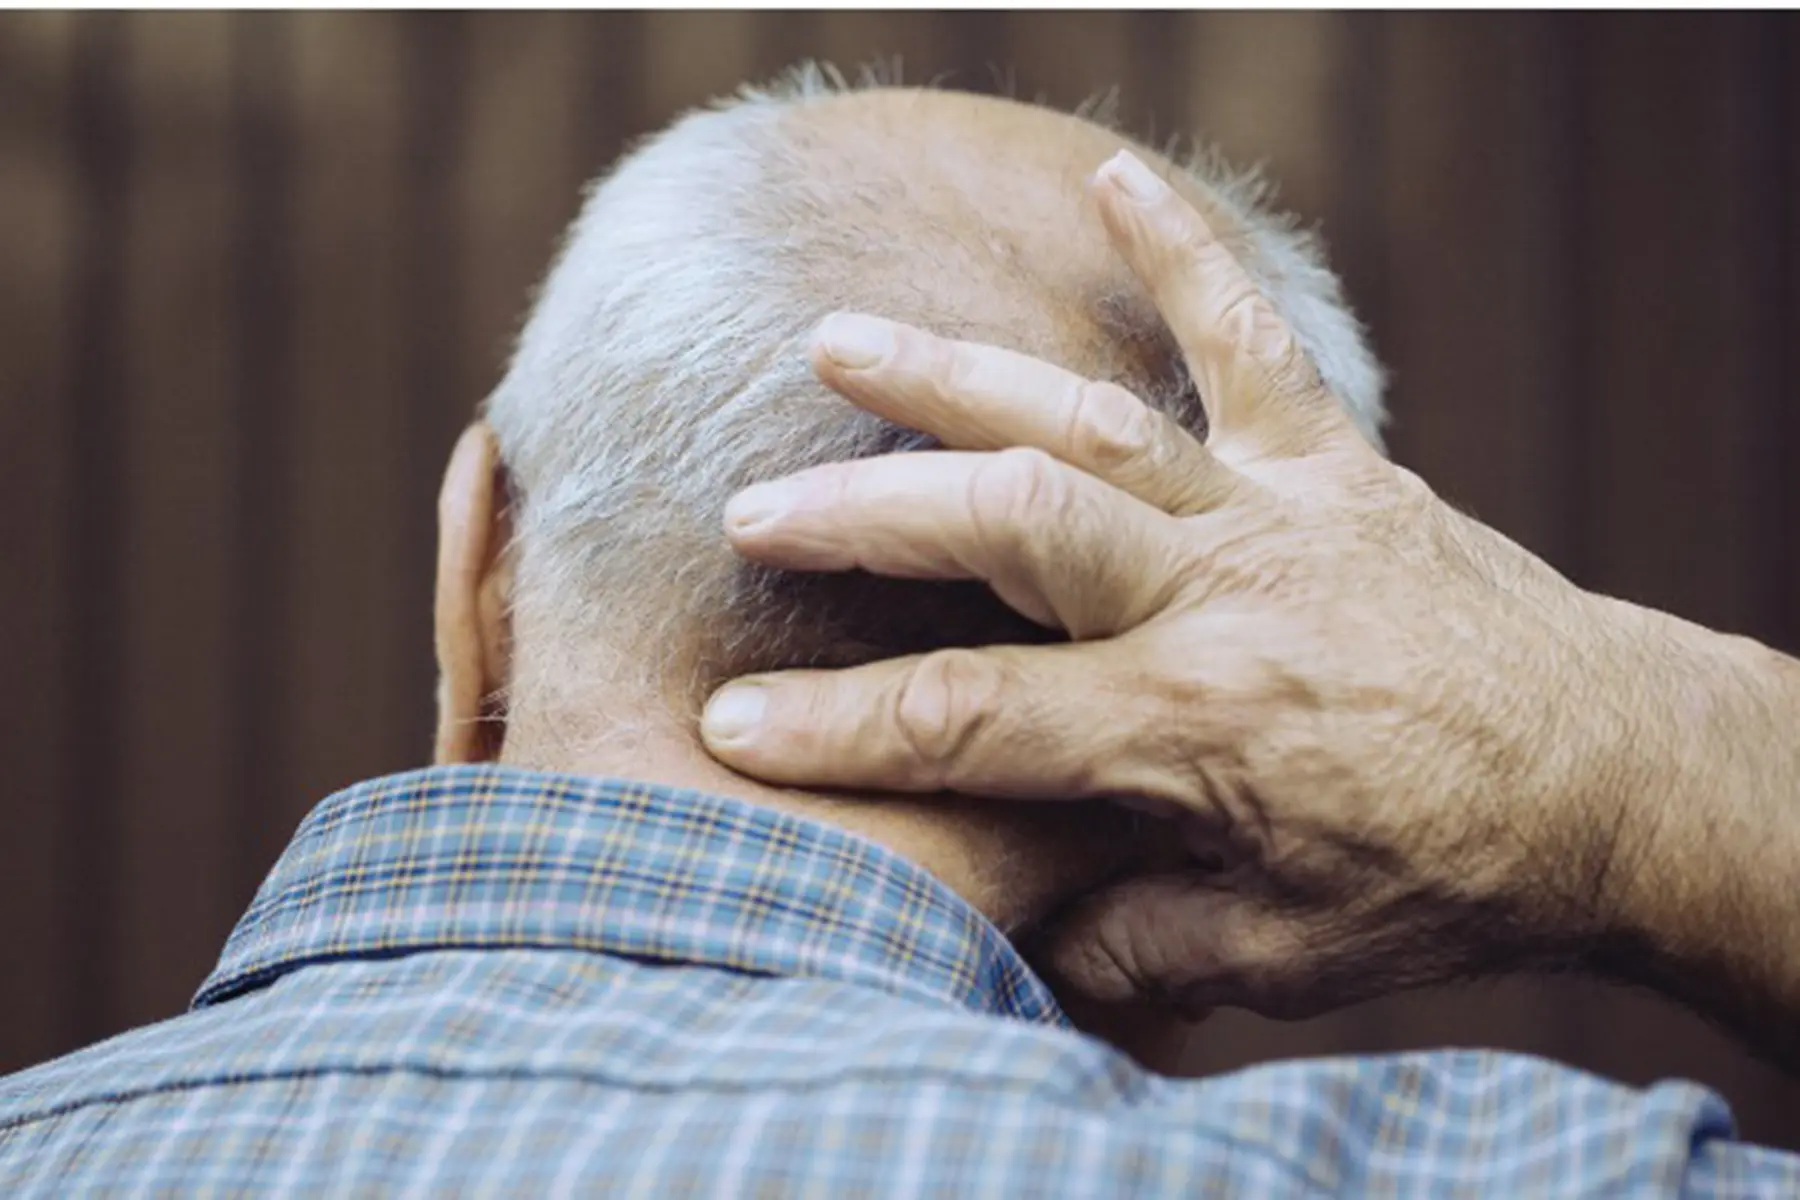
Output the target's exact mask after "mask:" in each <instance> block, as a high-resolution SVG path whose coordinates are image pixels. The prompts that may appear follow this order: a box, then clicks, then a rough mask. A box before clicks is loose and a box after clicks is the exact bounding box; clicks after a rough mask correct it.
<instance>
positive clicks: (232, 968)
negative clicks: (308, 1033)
mask: <svg viewBox="0 0 1800 1200" xmlns="http://www.w3.org/2000/svg"><path fill="white" fill-rule="evenodd" d="M527 947H529V948H539V949H560V950H579V951H587V952H591V953H599V954H615V955H622V956H626V957H630V958H634V959H647V960H656V961H666V962H682V963H696V964H706V965H712V966H718V967H725V968H729V969H731V970H736V971H744V972H750V973H755V974H764V975H790V976H816V977H821V978H829V979H838V980H843V981H846V982H852V983H859V984H866V985H872V986H875V987H879V988H883V989H886V990H888V991H892V992H899V993H910V994H913V995H917V996H922V997H928V998H932V999H937V1000H940V1001H942V1000H949V1001H952V1002H955V1003H958V1004H961V1005H964V1006H966V1007H969V1008H972V1009H976V1010H979V1011H982V1012H989V1013H996V1014H1001V1015H1005V1016H1011V1017H1017V1018H1021V1019H1024V1020H1030V1021H1038V1022H1044V1023H1058V1024H1060V1023H1064V1022H1065V1018H1064V1017H1063V1015H1062V1013H1061V1010H1060V1009H1059V1008H1058V1007H1057V1004H1056V1002H1055V1000H1054V999H1052V998H1051V996H1050V993H1049V991H1048V990H1047V989H1046V988H1045V987H1044V985H1043V983H1042V982H1041V981H1040V980H1039V979H1038V978H1037V977H1036V975H1034V974H1033V973H1032V971H1031V969H1030V968H1029V967H1027V966H1026V965H1025V962H1024V960H1023V959H1021V958H1020V957H1019V955H1018V953H1017V951H1015V950H1014V949H1013V947H1012V945H1011V944H1010V943H1009V942H1008V941H1007V940H1006V939H1005V937H1003V936H1002V935H1001V933H1000V932H999V930H997V929H996V928H994V926H993V925H992V924H990V923H989V922H988V921H987V920H986V919H985V918H983V917H982V916H981V914H980V913H978V912H976V911H975V910H974V909H973V908H971V907H970V906H969V905H968V904H967V903H966V902H965V901H963V900H962V898H961V897H959V896H957V895H956V894H955V893H954V892H952V891H951V890H950V889H949V888H947V887H946V886H945V885H944V884H942V883H941V882H939V881H938V880H937V879H935V878H934V877H933V876H931V875H930V874H928V873H926V872H925V871H924V870H922V869H921V868H919V867H916V866H914V865H913V864H911V863H909V862H907V861H906V860H904V859H902V858H900V857H899V856H897V855H894V854H892V853H890V852H889V851H887V850H884V849H883V848H881V847H880V846H877V845H875V844H874V843H873V842H869V841H865V840H864V839H862V838H858V837H854V836H852V835H850V834H848V833H844V832H842V831H840V830H837V829H834V828H832V827H831V826H828V825H823V824H820V823H818V822H814V821H808V820H805V819H802V818H799V817H794V816H789V815H787V814H785V813H779V812H775V811H773V810H770V809H764V808H760V807H757V806H756V805H752V804H748V803H745V802H743V801H740V800H734V799H731V798H729V797H723V796H713V795H707V794H703V793H700V792H692V791H685V790H682V789H678V788H668V787H661V786H657V785H652V784H643V783H630V782H624V781H619V780H606V779H590V778H584V777H580V776H573V775H553V774H546V773H542V772H536V771H526V770H522V769H519V768H515V767H502V766H494V765H484V766H474V767H471V766H456V767H434V768H430V769H427V770H421V771H411V772H407V773H405V774H401V775H392V776H388V777H386V778H383V779H375V780H371V781H369V782H366V783H361V784H357V785H356V786H355V787H352V788H349V789H347V790H345V791H342V792H339V793H337V794H336V795H334V796H332V797H330V798H329V799H327V800H325V801H324V802H323V803H322V804H320V805H319V806H318V807H317V808H315V809H314V810H313V811H312V813H311V814H310V815H309V816H308V817H307V818H306V820H305V821H303V822H302V823H301V825H300V829H299V831H298V832H297V833H296V834H295V835H294V840H293V841H292V842H291V843H290V844H289V845H288V848H287V850H286V851H285V852H284V853H283V854H282V856H281V859H280V861H278V862H277V863H276V864H275V868H274V870H272V871H271V872H270V873H269V877H268V879H267V880H265V881H264V883H263V885H262V888H261V890H259V891H258V893H257V895H256V899H255V900H254V901H253V902H252V903H251V905H250V910H249V911H248V912H247V913H245V915H244V917H243V919H242V920H241V921H239V922H238V925H237V928H236V929H235V930H233V931H232V934H231V938H230V940H229V941H228V942H227V943H226V945H225V951H224V954H223V955H222V956H221V958H220V960H219V964H218V966H217V967H216V968H215V969H214V970H213V973H212V975H211V976H209V977H208V978H207V980H206V982H205V984H203V985H202V986H201V989H200V992H199V994H198V995H197V996H196V997H195V1000H194V1004H195V1006H196V1007H199V1006H203V1005H208V1004H214V1003H217V1002H219V1001H221V1000H225V999H228V998H230V997H231V996H234V995H236V994H238V993H241V992H244V991H247V990H249V989H252V988H255V987H259V986H262V985H264V984H266V983H268V982H270V981H272V980H273V979H275V978H277V977H279V976H281V975H282V974H284V973H286V972H288V971H292V970H295V969H297V968H299V967H302V966H305V965H307V964H308V963H316V962H320V961H323V960H329V959H342V958H354V957H374V956H387V955H393V954H402V953H407V952H411V951H421V950H431V949H451V948H460V949H517V948H527Z"/></svg>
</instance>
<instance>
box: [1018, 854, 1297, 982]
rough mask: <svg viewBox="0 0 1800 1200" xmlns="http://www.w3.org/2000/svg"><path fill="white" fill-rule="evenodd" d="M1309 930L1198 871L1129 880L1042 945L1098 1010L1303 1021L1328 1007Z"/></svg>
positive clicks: (1058, 971) (1049, 967) (1050, 962)
mask: <svg viewBox="0 0 1800 1200" xmlns="http://www.w3.org/2000/svg"><path fill="white" fill-rule="evenodd" d="M1314 940H1315V938H1314V933H1313V930H1312V929H1311V928H1310V926H1309V925H1308V924H1307V923H1306V922H1304V921H1302V920H1299V919H1297V918H1296V917H1294V916H1291V915H1289V914H1287V913H1285V912H1282V911H1280V910H1277V909H1274V908H1272V907H1270V906H1269V905H1268V904H1267V903H1266V902H1264V901H1262V900H1261V899H1259V898H1258V897H1256V896H1254V895H1248V894H1244V893H1240V892H1236V891H1232V890H1229V889H1227V888H1224V887H1222V886H1219V885H1218V883H1217V882H1216V881H1214V880H1213V879H1211V878H1210V877H1209V876H1207V875H1205V874H1203V873H1200V872H1189V873H1184V874H1169V875H1161V876H1151V877H1144V878H1137V879H1133V880H1131V881H1129V882H1126V883H1123V884H1120V885H1117V886H1115V887H1113V888H1110V889H1108V890H1106V891H1104V892H1102V893H1100V894H1099V895H1096V896H1093V897H1090V898H1088V899H1087V900H1086V901H1085V902H1083V903H1082V904H1081V905H1080V906H1079V907H1077V908H1076V909H1075V910H1074V911H1073V912H1072V913H1070V914H1069V915H1068V916H1067V917H1066V918H1065V919H1064V920H1063V921H1062V922H1061V923H1060V924H1059V925H1058V926H1057V927H1056V928H1055V929H1054V930H1052V931H1049V932H1048V933H1047V934H1046V936H1045V939H1044V945H1043V946H1042V948H1041V950H1040V955H1041V958H1042V961H1043V964H1044V968H1045V970H1046V972H1047V973H1048V974H1049V975H1050V976H1051V977H1052V978H1054V979H1055V980H1056V981H1057V982H1058V983H1059V984H1062V985H1064V986H1067V987H1068V988H1070V989H1071V990H1073V991H1075V992H1077V993H1079V994H1081V995H1083V996H1085V997H1087V998H1089V999H1091V1000H1093V1001H1096V1002H1099V1003H1103V1004H1114V1003H1124V1002H1131V1001H1138V1000H1144V999H1149V1000H1155V1001H1160V1002H1162V1003H1165V1004H1168V1005H1171V1006H1172V1007H1174V1008H1175V1009H1176V1010H1177V1011H1179V1012H1181V1013H1183V1014H1192V1015H1199V1014H1204V1013H1205V1012H1207V1011H1209V1010H1210V1009H1212V1008H1214V1007H1219V1006H1224V1005H1232V1006H1236V1007H1243V1008H1249V1009H1253V1010H1254V1011H1256V1012H1259V1013H1262V1014H1263V1015H1265V1016H1271V1017H1281V1018H1292V1017H1298V1016H1301V1015H1306V1014H1307V1013H1309V1012H1310V1011H1313V1010H1314V1009H1315V1008H1316V1007H1322V1006H1325V1004H1326V1001H1325V998H1324V997H1323V996H1321V994H1320V993H1319V991H1318V990H1317V988H1315V987H1314V986H1313V984H1315V983H1321V982H1323V980H1317V979H1315V978H1314V977H1312V975H1311V974H1310V968H1312V967H1313V966H1314V965H1315V964H1316V963H1317V962H1318V952H1317V951H1318V948H1317V947H1316V946H1315V945H1314V944H1313V942H1314Z"/></svg>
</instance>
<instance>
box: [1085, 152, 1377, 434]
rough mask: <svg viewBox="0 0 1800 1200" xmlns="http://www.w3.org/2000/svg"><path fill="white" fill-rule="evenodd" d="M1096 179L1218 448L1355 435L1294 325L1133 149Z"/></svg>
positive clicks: (1111, 228) (1105, 212)
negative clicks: (1229, 444)
mask: <svg viewBox="0 0 1800 1200" xmlns="http://www.w3.org/2000/svg"><path fill="white" fill-rule="evenodd" d="M1095 179H1096V191H1097V193H1098V198H1099V201H1100V214H1101V217H1102V219H1103V220H1104V221H1105V223H1106V227H1107V231H1108V233H1110V234H1111V235H1112V239H1113V244H1114V245H1115V246H1116V247H1117V249H1118V250H1119V252H1120V254H1121V255H1122V256H1123V257H1124V258H1125V259H1126V261H1127V262H1128V263H1129V264H1130V265H1131V268H1132V270H1133V271H1135V272H1136V273H1137V275H1138V277H1139V278H1140V279H1142V280H1143V282H1144V285H1145V286H1146V287H1148V288H1149V289H1150V293H1151V295H1152V296H1153V297H1154V298H1155V300H1156V305H1157V308H1158V309H1159V310H1160V311H1161V312H1162V315H1163V318H1164V319H1165V320H1166V321H1168V323H1169V329H1170V331H1171V332H1172V333H1173V334H1174V335H1175V340H1176V342H1177V343H1178V344H1179V345H1180V346H1181V350H1182V353H1183V354H1184V355H1185V356H1186V358H1187V362H1188V369H1189V370H1190V371H1191V372H1192V373H1193V375H1194V378H1195V380H1196V382H1198V383H1199V384H1200V394H1201V400H1202V402H1203V403H1204V404H1205V405H1206V409H1207V417H1208V418H1209V420H1210V422H1211V427H1212V431H1213V433H1212V438H1211V441H1212V443H1213V444H1214V445H1215V447H1216V446H1217V445H1219V444H1220V443H1222V442H1227V441H1231V440H1236V439H1244V440H1248V441H1252V442H1254V443H1255V444H1256V445H1257V448H1258V449H1261V450H1263V451H1266V452H1274V453H1286V454H1293V453H1304V452H1305V451H1307V450H1311V449H1316V448H1318V447H1319V446H1320V444H1321V443H1323V442H1327V441H1330V440H1333V439H1336V438H1340V437H1344V436H1347V435H1348V436H1355V431H1354V429H1353V428H1352V427H1351V425H1350V423H1349V420H1348V418H1347V417H1346V416H1345V414H1344V412H1343V409H1342V406H1341V405H1339V403H1338V401H1337V399H1336V397H1334V396H1333V395H1332V394H1331V393H1330V391H1329V390H1328V389H1326V387H1325V386H1324V384H1323V382H1322V381H1321V380H1320V378H1319V374H1318V372H1317V370H1316V369H1315V368H1314V367H1313V364H1312V362H1311V360H1310V359H1309V358H1308V357H1307V355H1306V352H1305V350H1304V349H1303V348H1302V347H1301V346H1300V343H1299V340H1298V339H1297V338H1296V337H1295V336H1294V331H1293V329H1292V327H1290V326H1289V325H1288V323H1287V320H1286V319H1285V318H1284V317H1282V315H1281V313H1280V312H1279V311H1278V310H1277V309H1276V308H1275V305H1274V303H1273V302H1272V301H1271V300H1270V299H1269V297H1268V296H1267V295H1265V294H1264V292H1263V290H1262V288H1261V287H1259V286H1258V285H1257V283H1256V281H1255V280H1254V279H1252V278H1251V277H1250V274H1249V272H1248V271H1246V270H1245V269H1244V266H1243V264H1242V263H1240V262H1239V261H1238V260H1237V259H1236V258H1235V257H1234V256H1233V255H1232V253H1231V251H1230V250H1229V249H1228V248H1227V247H1226V246H1225V244H1224V243H1223V242H1222V241H1220V240H1219V237H1218V235H1217V234H1215V233H1214V232H1213V229H1212V227H1211V226H1210V225H1208V224H1207V221H1206V218H1204V217H1203V216H1201V215H1200V213H1199V212H1198V211H1197V210H1196V209H1195V208H1194V206H1193V205H1191V204H1189V203H1188V202H1187V201H1186V200H1185V199H1183V198H1182V197H1181V195H1180V194H1178V193H1177V192H1176V191H1175V189H1174V188H1173V187H1171V186H1170V185H1169V184H1168V182H1167V181H1165V180H1163V179H1162V178H1160V177H1159V176H1158V175H1157V174H1156V173H1155V172H1154V171H1152V170H1151V169H1150V168H1149V167H1147V166H1146V165H1144V163H1143V162H1142V161H1141V160H1140V159H1138V158H1137V157H1136V156H1135V155H1133V154H1131V153H1130V152H1129V151H1125V150H1121V151H1120V152H1119V153H1118V154H1116V155H1114V156H1113V157H1112V158H1111V159H1109V160H1108V161H1107V162H1106V163H1105V164H1103V165H1102V166H1101V168H1100V170H1099V171H1098V172H1097V173H1096V175H1095ZM1359 440H1360V439H1359Z"/></svg>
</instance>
